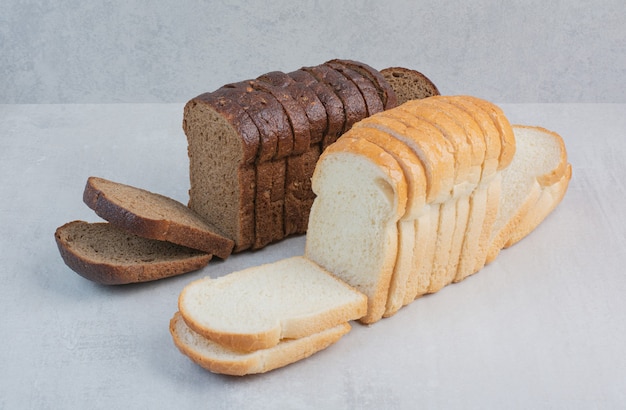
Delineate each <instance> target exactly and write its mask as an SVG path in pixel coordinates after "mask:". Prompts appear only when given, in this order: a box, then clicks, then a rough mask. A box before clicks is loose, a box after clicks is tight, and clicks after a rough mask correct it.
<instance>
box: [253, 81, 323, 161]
mask: <svg viewBox="0 0 626 410" xmlns="http://www.w3.org/2000/svg"><path fill="white" fill-rule="evenodd" d="M257 80H259V81H263V82H266V83H268V84H272V85H274V86H276V87H280V88H282V89H284V90H285V91H286V92H288V93H289V95H290V96H291V98H293V99H294V100H295V101H296V102H297V103H298V104H300V107H302V110H303V111H304V114H305V116H306V118H307V119H308V123H309V127H308V128H309V137H308V141H307V144H306V147H304V149H301V148H302V147H300V146H298V147H297V148H296V145H298V144H301V145H303V144H302V143H301V142H294V153H298V154H301V153H303V152H304V151H306V150H307V149H308V147H309V145H310V144H315V143H318V142H320V141H321V140H322V137H323V135H324V131H325V130H326V125H327V124H326V123H327V119H326V110H325V109H324V106H323V105H322V102H321V101H320V100H319V98H318V97H317V95H316V94H315V93H314V92H313V90H311V89H310V88H309V87H306V86H304V84H301V83H297V82H296V81H294V80H293V79H292V78H291V77H289V76H288V75H287V74H286V73H283V72H281V71H272V72H269V73H266V74H263V75H262V76H259V77H258V78H257ZM294 132H295V130H294ZM296 138H297V137H296Z"/></svg>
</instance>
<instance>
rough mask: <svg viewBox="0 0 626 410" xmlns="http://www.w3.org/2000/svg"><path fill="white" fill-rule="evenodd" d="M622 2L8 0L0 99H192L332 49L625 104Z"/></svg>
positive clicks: (511, 92) (0, 18) (511, 91)
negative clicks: (86, 0) (150, 0)
mask: <svg viewBox="0 0 626 410" xmlns="http://www.w3.org/2000/svg"><path fill="white" fill-rule="evenodd" d="M625 20H626V7H624V1H623V0H595V1H593V2H590V1H584V0H569V1H551V2H548V1H544V0H525V1H513V0H498V1H496V0H474V1H471V2H468V1H463V0H449V1H442V2H432V1H429V2H426V1H415V0H393V1H365V2H363V1H359V0H344V1H335V0H316V1H307V2H294V1H291V0H274V1H272V2H243V1H236V0H234V1H197V0H180V1H152V2H148V1H145V0H107V1H100V2H85V1H81V0H63V1H56V2H51V1H43V2H42V1H32V0H30V1H28V0H3V1H2V6H1V7H0V72H1V73H2V75H3V79H2V81H0V103H9V104H16V103H21V104H24V103H183V102H185V101H187V100H188V99H189V98H192V97H193V96H195V95H197V94H198V93H200V92H204V91H211V90H213V89H216V88H218V87H220V86H221V85H223V84H226V83H229V82H233V81H240V80H242V79H246V78H254V77H256V76H258V75H261V74H263V73H265V72H268V71H272V70H283V71H290V70H294V69H297V68H300V67H302V66H304V65H316V64H320V63H322V62H324V61H326V60H329V59H332V58H351V59H355V60H361V61H364V62H366V63H368V64H370V65H372V66H373V67H375V68H378V69H382V68H385V67H390V66H404V67H409V68H413V69H416V70H419V71H422V72H423V73H424V74H426V75H427V76H429V77H430V78H431V79H432V80H433V81H434V82H435V83H436V84H437V85H438V86H440V87H441V91H442V92H443V93H452V92H453V93H459V94H460V93H464V94H471V95H476V96H481V97H484V98H486V99H489V100H492V101H506V102H512V103H515V102H516V103H523V102H551V103H572V102H593V103H599V102H609V103H626V99H625V98H626V97H625V93H624V90H625V89H626V75H625V74H626V30H624V21H625Z"/></svg>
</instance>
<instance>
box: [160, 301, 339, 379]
mask: <svg viewBox="0 0 626 410" xmlns="http://www.w3.org/2000/svg"><path fill="white" fill-rule="evenodd" d="M349 331H350V325H349V324H348V323H342V324H340V325H337V326H334V327H331V328H329V329H324V330H322V331H320V332H318V333H314V334H312V335H310V336H306V337H303V338H300V339H286V340H283V341H281V342H280V343H278V344H277V345H276V346H273V347H270V348H267V349H262V350H256V351H254V352H240V351H236V350H232V349H228V348H226V347H224V346H222V345H220V344H219V343H215V342H213V341H212V340H210V339H207V338H205V337H203V336H202V335H200V334H198V333H196V332H195V331H193V330H192V329H191V328H190V327H189V326H187V324H186V323H185V321H184V320H183V317H182V315H181V314H180V313H178V312H177V313H176V314H174V317H173V318H172V319H171V321H170V333H171V335H172V339H173V340H174V344H175V345H176V347H178V349H179V350H180V351H181V353H183V354H184V355H185V356H187V357H189V358H190V359H191V360H192V361H193V362H195V363H197V364H198V365H200V366H201V367H203V368H205V369H206V370H209V371H211V372H214V373H220V374H227V375H231V376H244V375H247V374H256V373H265V372H268V371H270V370H274V369H277V368H279V367H283V366H286V365H288V364H291V363H294V362H296V361H298V360H302V359H305V358H307V357H309V356H311V355H312V354H314V353H317V352H319V351H320V350H323V349H325V348H327V347H328V346H330V345H331V344H333V343H335V342H336V341H338V340H339V339H340V338H341V337H342V336H343V335H345V334H346V333H348V332H349Z"/></svg>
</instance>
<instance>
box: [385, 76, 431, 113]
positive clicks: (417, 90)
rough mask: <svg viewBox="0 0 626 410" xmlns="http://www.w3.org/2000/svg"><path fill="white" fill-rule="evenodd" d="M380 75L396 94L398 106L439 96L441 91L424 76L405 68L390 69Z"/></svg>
mask: <svg viewBox="0 0 626 410" xmlns="http://www.w3.org/2000/svg"><path fill="white" fill-rule="evenodd" d="M380 73H381V74H382V76H383V77H385V80H387V82H388V83H389V84H390V85H391V87H392V88H393V89H394V91H395V92H396V96H397V98H398V105H401V104H403V103H405V102H407V101H409V100H417V99H421V98H427V97H431V96H433V95H439V90H438V89H437V87H436V86H435V84H433V82H432V81H430V79H429V78H428V77H426V76H425V75H424V74H422V73H420V72H419V71H416V70H411V69H410V68H404V67H389V68H385V69H384V70H381V71H380Z"/></svg>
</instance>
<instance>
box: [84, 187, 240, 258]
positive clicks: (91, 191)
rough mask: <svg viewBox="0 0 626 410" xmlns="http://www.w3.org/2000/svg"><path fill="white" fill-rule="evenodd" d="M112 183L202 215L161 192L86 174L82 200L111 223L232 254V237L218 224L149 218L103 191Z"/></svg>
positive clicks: (139, 233) (224, 255)
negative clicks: (225, 234)
mask: <svg viewBox="0 0 626 410" xmlns="http://www.w3.org/2000/svg"><path fill="white" fill-rule="evenodd" d="M111 184H113V185H119V186H124V187H127V188H129V189H132V190H135V191H137V192H141V193H145V194H146V195H149V196H150V197H154V198H160V199H162V200H165V201H167V202H168V203H169V204H171V206H172V207H177V208H178V209H181V210H182V209H184V211H185V212H188V213H189V215H190V216H191V215H193V217H194V218H197V219H201V217H200V216H199V215H197V214H196V213H195V212H194V211H192V210H191V209H189V208H188V207H186V206H185V205H183V204H181V203H179V202H177V201H175V200H173V199H171V198H167V197H164V196H163V195H159V194H155V193H153V192H149V191H146V190H143V189H140V188H135V187H130V186H128V185H124V184H119V183H116V182H112V181H107V180H105V179H102V178H96V177H89V179H88V180H87V184H86V185H85V190H84V192H83V201H84V202H85V204H87V206H89V207H90V208H91V209H93V210H94V211H95V213H96V214H97V215H98V216H100V217H102V218H103V219H105V220H107V221H109V222H110V223H111V224H112V225H114V226H116V227H118V228H120V229H123V230H125V231H127V232H130V233H132V234H134V235H137V236H140V237H143V238H149V239H156V240H160V241H168V242H172V243H175V244H178V245H182V246H186V247H189V248H193V249H198V250H201V251H204V252H207V253H210V254H213V255H215V256H218V257H219V258H222V259H226V258H228V256H229V255H230V254H231V252H232V250H233V247H234V241H233V240H231V239H228V238H226V237H225V236H224V235H223V234H221V233H220V232H219V231H218V230H217V228H215V227H212V226H210V225H209V224H208V223H206V222H205V223H204V225H206V227H205V229H200V228H198V227H196V226H192V225H186V224H184V223H181V222H179V221H175V220H171V219H166V218H161V219H152V218H149V217H146V216H143V215H138V214H137V213H134V212H132V211H130V210H129V209H127V207H126V206H125V204H124V203H120V202H119V201H117V200H115V199H114V198H112V197H111V195H110V193H108V192H107V191H106V189H107V185H111ZM130 200H132V199H129V201H130ZM126 205H127V204H126ZM146 205H149V204H146Z"/></svg>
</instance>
